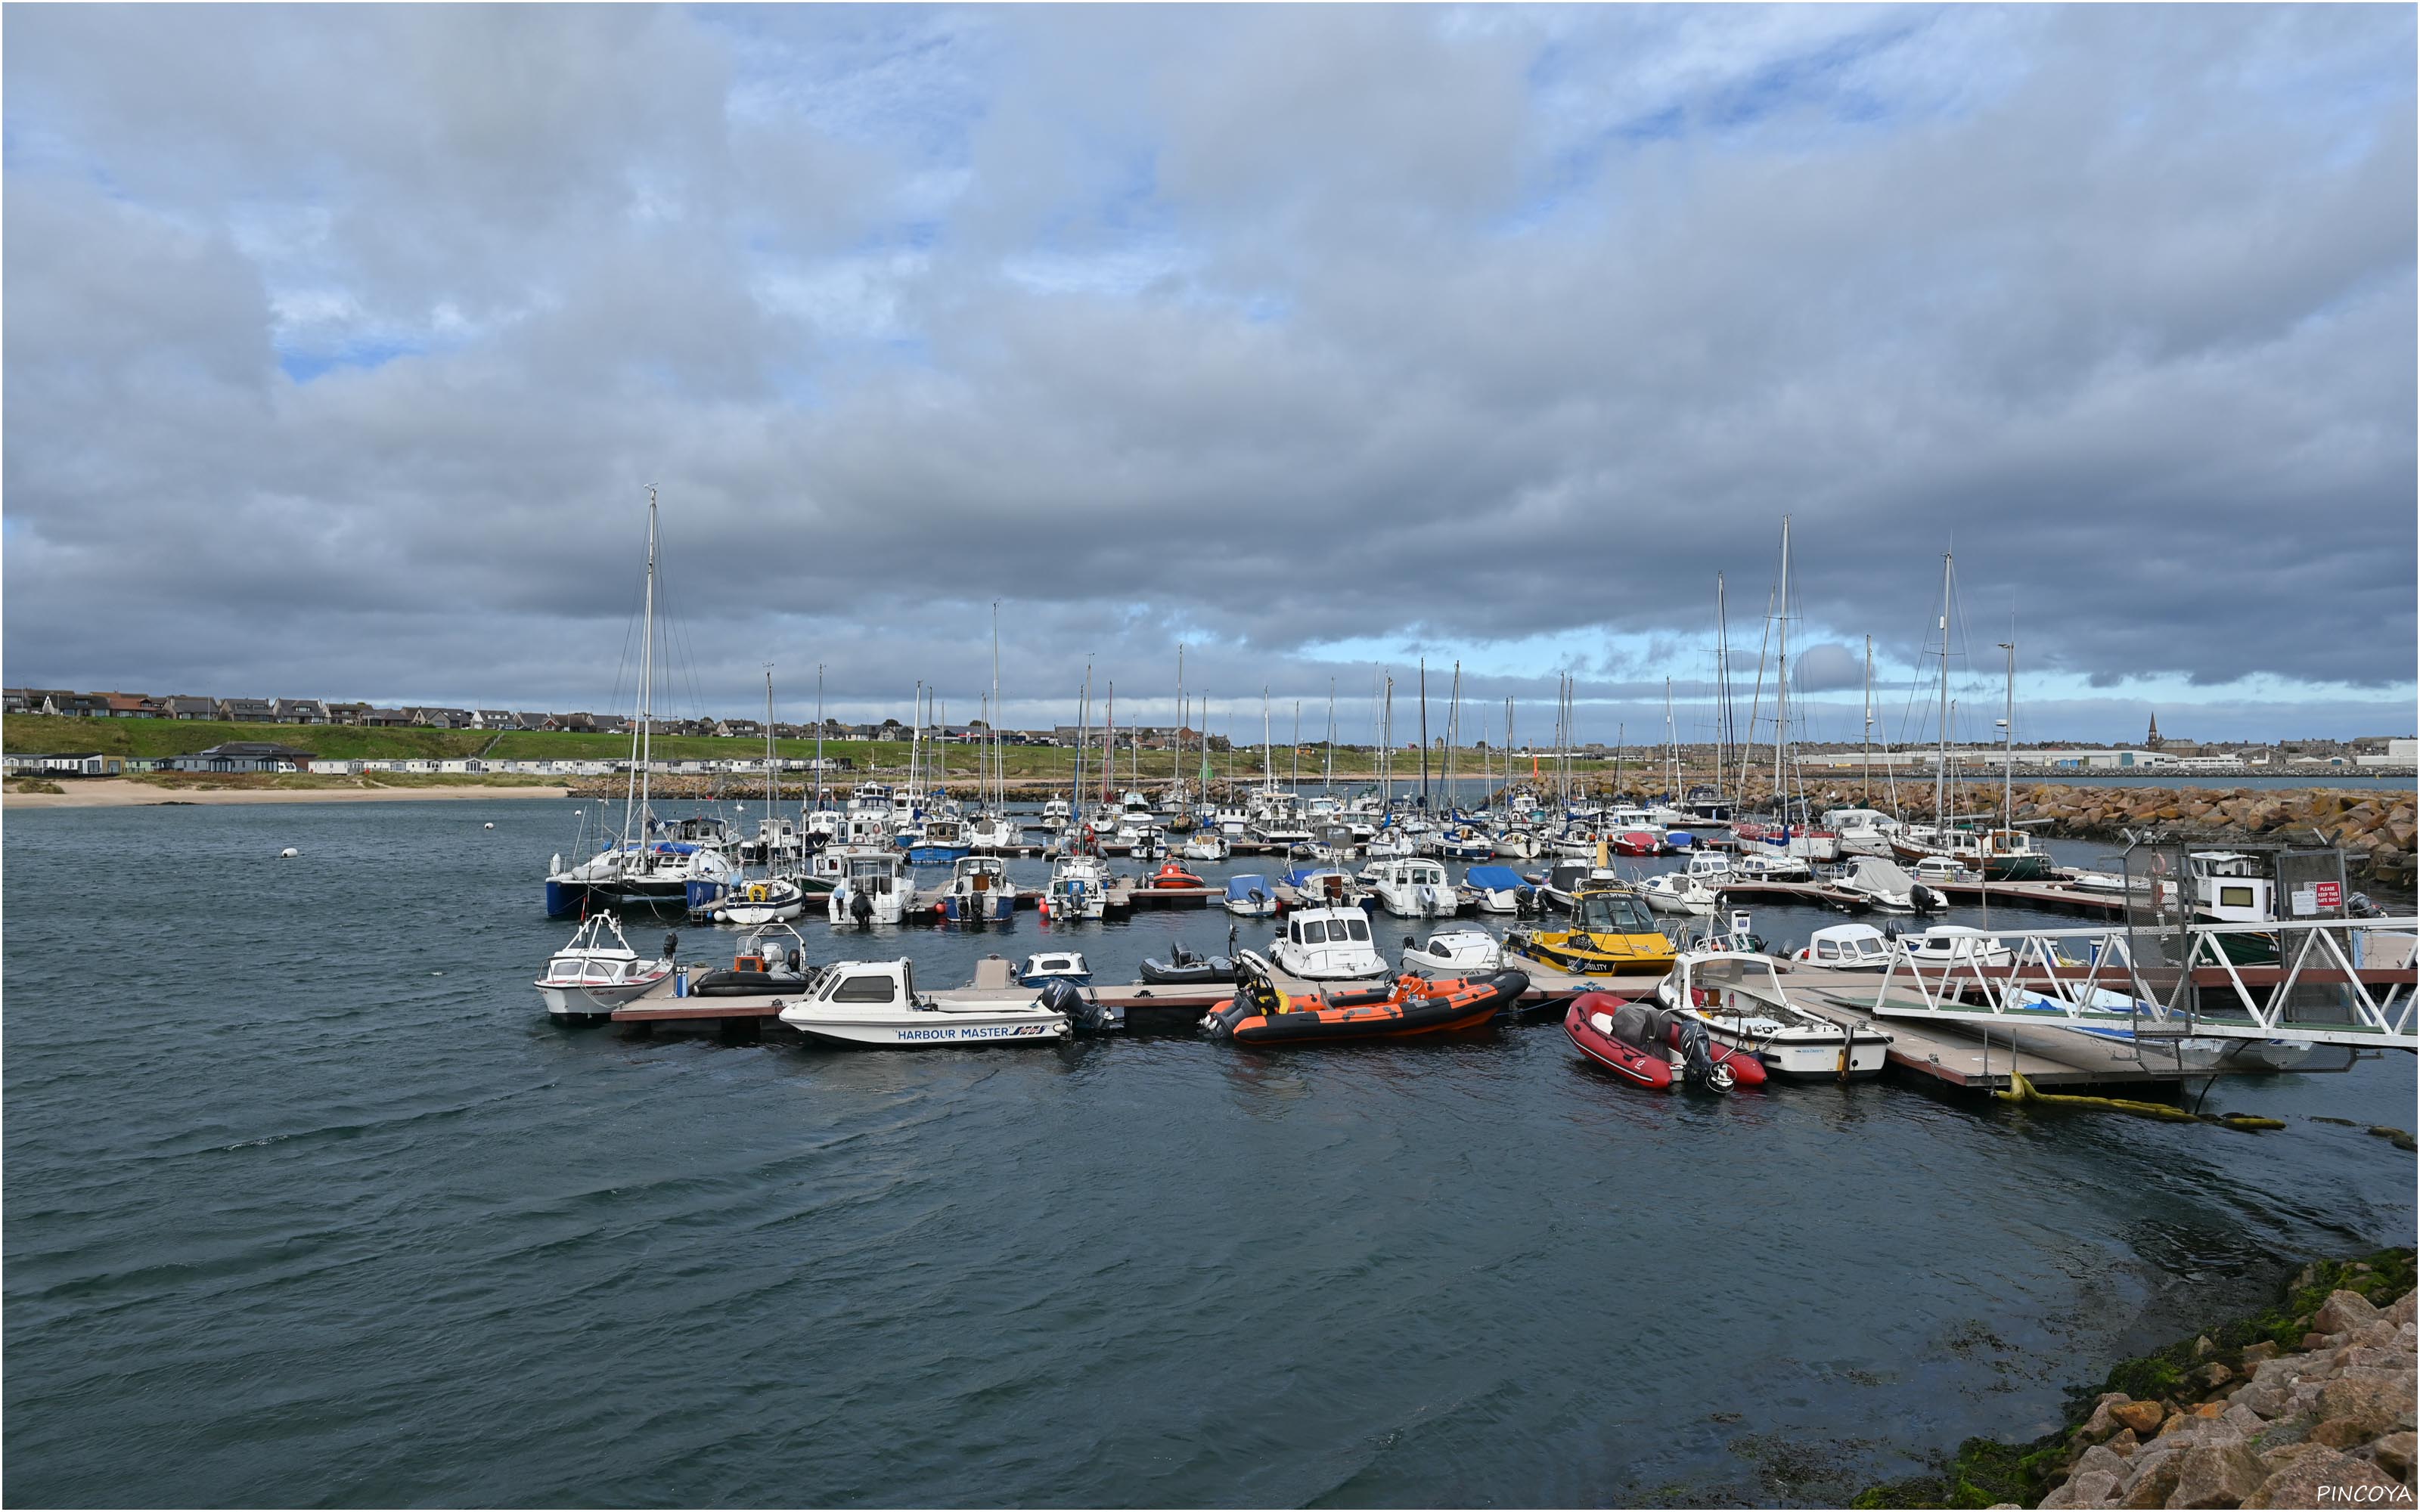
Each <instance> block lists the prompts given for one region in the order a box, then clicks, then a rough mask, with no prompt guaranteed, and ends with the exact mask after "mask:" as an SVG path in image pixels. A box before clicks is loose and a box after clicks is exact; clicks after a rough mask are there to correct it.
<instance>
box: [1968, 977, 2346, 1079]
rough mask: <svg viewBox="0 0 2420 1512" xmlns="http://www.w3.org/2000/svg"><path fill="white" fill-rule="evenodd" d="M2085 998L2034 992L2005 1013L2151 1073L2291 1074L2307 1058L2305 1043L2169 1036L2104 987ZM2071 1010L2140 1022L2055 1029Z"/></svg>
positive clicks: (2142, 1007)
mask: <svg viewBox="0 0 2420 1512" xmlns="http://www.w3.org/2000/svg"><path fill="white" fill-rule="evenodd" d="M2090 993H2091V995H2090V996H2089V997H2084V996H2080V995H2077V994H2076V993H2075V992H2074V991H2072V990H2069V991H2051V990H2046V989H2043V988H2033V989H2030V990H2028V991H2027V992H2025V993H2024V995H2022V996H2016V995H2011V997H2010V1000H2009V1009H2010V1011H2014V1012H2020V1013H2040V1014H2041V1015H2043V1016H2044V1017H2045V1018H2052V1016H2053V1015H2056V1017H2055V1018H2052V1022H2053V1023H2054V1025H2055V1026H2056V1027H2058V1028H2060V1029H2063V1030H2065V1031H2066V1032H2068V1033H2070V1034H2080V1035H2083V1036H2084V1037H2085V1038H2086V1039H2088V1040H2098V1041H2102V1042H2103V1043H2105V1044H2115V1045H2123V1046H2125V1047H2126V1048H2128V1049H2130V1050H2133V1052H2135V1054H2136V1055H2137V1057H2140V1058H2141V1060H2142V1061H2143V1063H2144V1064H2145V1065H2146V1066H2148V1067H2149V1068H2150V1069H2152V1070H2154V1071H2176V1072H2193V1071H2222V1070H2224V1071H2254V1072H2258V1071H2292V1070H2294V1069H2296V1068H2297V1067H2299V1066H2301V1065H2302V1064H2303V1062H2304V1061H2305V1060H2308V1059H2309V1058H2310V1057H2311V1047H2310V1045H2309V1043H2308V1042H2306V1041H2293V1040H2239V1039H2236V1038H2234V1037H2232V1036H2228V1035H2214V1034H2171V1033H2165V1032H2163V1031H2162V1029H2161V1024H2162V1022H2163V1021H2162V1020H2161V1019H2159V1018H2158V1017H2156V1016H2154V1011H2153V1010H2152V1009H2151V1006H2150V1005H2149V1004H2147V1003H2138V1002H2137V1001H2136V1000H2135V999H2133V998H2132V997H2129V996H2127V995H2125V994H2124V993H2120V992H2112V991H2111V990H2110V989H2108V988H2106V987H2095V988H2092V989H2090ZM2073 1007H2081V1008H2082V1009H2084V1010H2085V1011H2088V1012H2097V1013H2130V1014H2132V1013H2135V1012H2137V1011H2138V1010H2139V1011H2140V1014H2141V1017H2140V1018H2139V1019H2138V1021H2137V1025H2136V1026H2126V1025H2118V1024H2085V1023H2075V1022H2072V1021H2070V1022H2066V1023H2058V1022H2057V1020H2058V1019H2064V1018H2066V1017H2067V1016H2068V1013H2069V1011H2070V1009H2071V1008H2073Z"/></svg>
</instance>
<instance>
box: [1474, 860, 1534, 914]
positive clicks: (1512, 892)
mask: <svg viewBox="0 0 2420 1512" xmlns="http://www.w3.org/2000/svg"><path fill="white" fill-rule="evenodd" d="M1462 885H1463V887H1465V888H1466V889H1467V890H1468V891H1469V893H1470V897H1471V902H1472V903H1475V904H1477V905H1478V908H1479V911H1480V912H1481V913H1483V914H1534V913H1536V912H1537V911H1538V907H1539V902H1540V900H1539V895H1538V889H1537V888H1536V887H1532V886H1530V885H1529V884H1528V882H1527V881H1525V880H1523V878H1522V876H1521V873H1520V872H1515V871H1513V870H1512V868H1511V867H1509V866H1474V867H1472V868H1471V869H1470V870H1469V871H1468V872H1465V873H1463V878H1462Z"/></svg>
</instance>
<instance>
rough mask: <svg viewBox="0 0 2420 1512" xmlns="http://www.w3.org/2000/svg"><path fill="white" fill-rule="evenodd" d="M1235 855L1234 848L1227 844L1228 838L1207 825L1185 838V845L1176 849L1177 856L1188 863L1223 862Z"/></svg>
mask: <svg viewBox="0 0 2420 1512" xmlns="http://www.w3.org/2000/svg"><path fill="white" fill-rule="evenodd" d="M1176 854H1178V855H1179V856H1184V857H1185V858H1186V859H1187V860H1188V861H1223V860H1225V859H1227V857H1228V856H1230V855H1232V854H1233V846H1231V845H1229V844H1228V843H1227V837H1226V836H1224V835H1221V834H1219V833H1218V831H1217V830H1215V829H1212V828H1210V827H1208V826H1207V825H1202V826H1199V827H1197V828H1196V829H1195V830H1194V831H1193V833H1192V834H1190V835H1187V836H1186V837H1185V843H1184V844H1182V845H1180V846H1178V847H1177V848H1176Z"/></svg>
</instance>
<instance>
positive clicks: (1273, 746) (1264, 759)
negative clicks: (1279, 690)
mask: <svg viewBox="0 0 2420 1512" xmlns="http://www.w3.org/2000/svg"><path fill="white" fill-rule="evenodd" d="M1277 789H1278V748H1277V743H1276V742H1275V741H1274V740H1272V739H1270V737H1269V685H1268V684H1266V683H1263V684H1262V685H1261V791H1262V792H1263V793H1275V792H1276V791H1277Z"/></svg>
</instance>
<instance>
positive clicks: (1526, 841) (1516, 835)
mask: <svg viewBox="0 0 2420 1512" xmlns="http://www.w3.org/2000/svg"><path fill="white" fill-rule="evenodd" d="M1543 848H1544V847H1543V846H1541V845H1540V843H1539V841H1538V837H1537V836H1535V835H1533V834H1531V833H1530V832H1529V831H1528V829H1526V828H1523V827H1521V826H1519V825H1515V826H1514V827H1512V828H1511V829H1507V830H1505V831H1504V832H1503V833H1502V834H1499V835H1497V837H1496V854H1497V855H1498V856H1510V857H1512V859H1514V860H1518V861H1526V860H1528V859H1529V858H1530V857H1532V856H1536V855H1537V854H1538V853H1539V852H1540V850H1542V849H1543Z"/></svg>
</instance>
